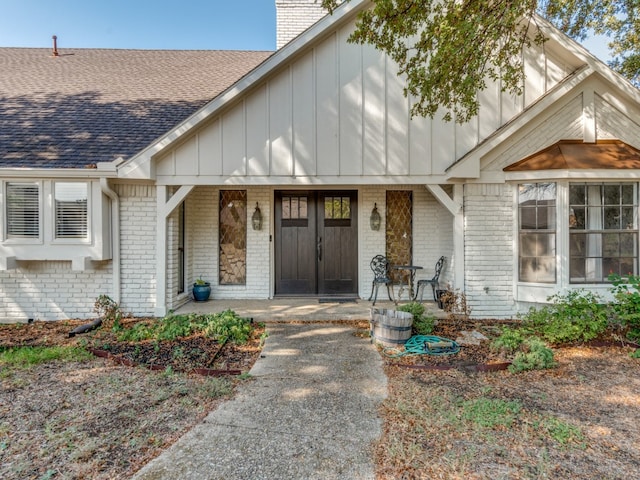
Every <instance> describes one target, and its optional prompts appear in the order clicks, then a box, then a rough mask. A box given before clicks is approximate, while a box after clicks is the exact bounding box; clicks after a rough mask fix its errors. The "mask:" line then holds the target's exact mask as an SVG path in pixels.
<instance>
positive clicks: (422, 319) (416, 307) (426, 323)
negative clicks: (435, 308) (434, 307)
mask: <svg viewBox="0 0 640 480" xmlns="http://www.w3.org/2000/svg"><path fill="white" fill-rule="evenodd" d="M398 310H399V311H401V312H408V313H410V314H411V315H413V333H414V334H415V335H429V334H430V333H432V332H433V326H434V324H435V317H434V316H433V315H425V314H424V312H425V308H424V305H422V304H421V303H418V302H411V303H406V304H404V305H401V306H399V307H398Z"/></svg>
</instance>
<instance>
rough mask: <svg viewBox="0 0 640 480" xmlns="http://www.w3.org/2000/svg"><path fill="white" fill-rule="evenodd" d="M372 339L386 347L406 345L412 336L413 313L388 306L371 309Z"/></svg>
mask: <svg viewBox="0 0 640 480" xmlns="http://www.w3.org/2000/svg"><path fill="white" fill-rule="evenodd" d="M369 321H370V324H371V341H374V340H375V341H376V342H378V343H380V344H382V345H383V346H385V347H397V346H399V345H404V344H405V342H406V341H407V340H409V338H411V327H412V325H413V315H412V314H410V313H409V312H399V311H397V310H389V309H386V308H372V309H371V318H370V320H369Z"/></svg>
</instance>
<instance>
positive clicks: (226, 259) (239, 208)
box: [219, 190, 247, 285]
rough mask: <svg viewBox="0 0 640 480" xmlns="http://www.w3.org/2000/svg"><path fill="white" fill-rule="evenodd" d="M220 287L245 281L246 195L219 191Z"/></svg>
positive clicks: (245, 193)
mask: <svg viewBox="0 0 640 480" xmlns="http://www.w3.org/2000/svg"><path fill="white" fill-rule="evenodd" d="M219 236H220V239H219V240H220V285H244V284H246V281H247V192H246V190H222V191H221V192H220V225H219Z"/></svg>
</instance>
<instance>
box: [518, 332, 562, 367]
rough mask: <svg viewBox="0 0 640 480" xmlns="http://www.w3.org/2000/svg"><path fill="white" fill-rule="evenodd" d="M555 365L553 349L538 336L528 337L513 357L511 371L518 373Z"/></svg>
mask: <svg viewBox="0 0 640 480" xmlns="http://www.w3.org/2000/svg"><path fill="white" fill-rule="evenodd" d="M555 365H556V362H555V361H554V358H553V350H551V349H550V348H549V347H548V346H547V345H546V344H545V343H544V342H543V341H542V340H541V339H539V338H538V337H528V338H526V339H525V340H524V341H523V342H522V344H521V345H520V347H519V351H518V352H517V353H516V355H515V356H514V357H513V361H512V362H511V365H509V371H510V372H511V373H518V372H525V371H528V370H544V369H547V368H553V367H554V366H555Z"/></svg>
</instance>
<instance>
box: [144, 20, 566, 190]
mask: <svg viewBox="0 0 640 480" xmlns="http://www.w3.org/2000/svg"><path fill="white" fill-rule="evenodd" d="M352 29H353V24H349V25H347V26H343V27H340V28H336V29H335V30H334V31H333V32H330V34H329V35H327V36H324V37H323V38H322V39H320V40H318V41H317V42H315V43H313V44H311V45H310V46H309V47H308V48H307V49H306V50H304V51H302V52H300V54H299V55H297V56H295V57H293V58H292V59H291V61H290V62H287V63H286V64H285V65H283V66H281V67H280V68H278V69H276V70H274V71H272V72H270V73H269V74H268V75H266V76H265V77H264V78H263V79H262V80H261V81H260V82H259V83H257V84H256V85H254V86H253V87H251V88H250V89H247V90H246V91H245V92H243V93H242V94H241V95H239V96H238V97H237V98H235V99H234V101H233V102H232V103H231V104H228V105H224V106H223V107H221V108H220V109H219V110H217V111H215V112H214V113H213V114H212V115H211V117H210V118H209V119H208V120H207V121H205V122H203V123H202V124H201V125H200V126H199V127H197V128H196V129H195V130H194V132H193V133H191V134H189V135H188V136H187V137H186V138H185V139H184V140H183V141H182V142H181V143H180V144H179V145H178V146H173V147H170V148H169V149H168V150H166V151H163V152H162V153H160V154H159V157H158V159H157V162H156V169H155V173H156V180H157V182H158V183H159V184H172V183H174V184H175V183H191V184H234V183H238V184H239V183H242V184H245V185H247V184H249V185H250V184H254V185H260V184H273V185H279V184H281V185H286V184H291V183H292V182H293V180H292V179H295V181H296V183H308V184H370V183H373V184H383V183H414V184H417V183H442V182H443V178H444V176H443V174H444V172H445V169H446V168H447V167H448V166H449V165H451V164H452V163H453V162H455V161H456V160H457V159H459V158H460V157H461V156H463V155H464V154H465V153H467V152H469V151H470V150H471V149H473V148H474V147H475V146H476V145H477V144H478V143H479V142H481V141H482V140H483V139H485V138H486V137H487V136H489V135H491V134H492V133H493V132H494V131H495V130H496V129H498V128H499V127H500V126H502V125H504V124H505V123H506V122H508V121H509V120H510V119H512V118H513V117H514V116H515V115H517V114H518V113H520V112H521V111H522V110H523V108H525V106H526V105H528V104H530V103H532V102H533V101H535V100H536V99H538V98H539V97H540V96H541V95H543V94H544V93H545V92H546V91H548V89H550V88H552V87H553V86H554V85H556V84H557V83H558V82H559V81H561V80H562V79H563V78H564V77H566V76H567V75H569V74H570V73H571V72H572V71H573V70H575V69H576V68H577V66H578V61H577V60H572V59H567V58H564V59H559V58H554V57H553V56H552V55H551V54H550V53H549V52H550V51H551V50H553V48H552V46H550V45H546V46H545V48H544V49H542V48H540V49H532V50H530V51H528V52H527V53H526V59H525V68H526V73H527V80H526V82H525V88H524V95H522V96H514V95H510V94H509V93H506V92H502V91H501V85H500V84H499V82H498V83H495V84H490V85H489V87H488V88H487V90H485V91H483V92H481V94H480V100H481V108H480V112H479V114H478V116H477V117H475V118H473V119H472V120H471V121H470V122H469V123H467V124H464V125H458V124H456V123H453V122H444V121H442V120H441V118H442V114H441V113H438V114H437V115H436V117H435V118H434V119H429V118H426V119H425V118H413V119H412V118H411V115H410V113H409V110H410V100H408V99H407V98H405V97H404V95H403V86H404V85H403V79H402V77H398V75H397V66H396V65H395V64H394V63H393V62H392V61H391V60H389V59H388V58H387V57H386V56H385V55H383V54H382V53H380V52H378V51H376V50H375V49H373V48H372V47H370V46H362V45H354V44H350V43H348V42H347V38H348V36H349V34H350V32H351V31H352Z"/></svg>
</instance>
